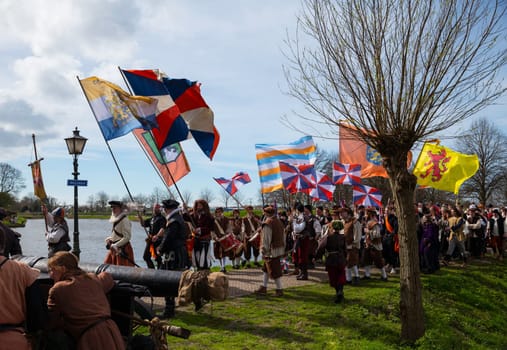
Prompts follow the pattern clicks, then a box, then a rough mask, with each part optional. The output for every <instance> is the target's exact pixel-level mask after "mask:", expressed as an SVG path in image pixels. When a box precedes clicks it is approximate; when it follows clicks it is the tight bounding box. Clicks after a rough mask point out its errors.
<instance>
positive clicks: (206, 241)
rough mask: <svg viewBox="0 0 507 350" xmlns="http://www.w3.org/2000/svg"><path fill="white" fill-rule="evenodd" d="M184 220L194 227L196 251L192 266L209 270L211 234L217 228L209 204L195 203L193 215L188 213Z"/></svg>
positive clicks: (201, 201) (200, 201)
mask: <svg viewBox="0 0 507 350" xmlns="http://www.w3.org/2000/svg"><path fill="white" fill-rule="evenodd" d="M184 219H185V220H187V221H189V222H190V223H191V224H192V227H193V235H194V250H193V252H192V265H193V266H195V267H196V268H197V269H199V270H209V269H210V267H211V254H210V243H211V232H212V231H213V229H214V228H215V221H214V219H213V215H211V212H210V209H209V205H208V202H206V201H205V200H204V199H198V200H196V201H195V202H194V207H193V210H192V213H190V214H189V213H186V214H185V215H184Z"/></svg>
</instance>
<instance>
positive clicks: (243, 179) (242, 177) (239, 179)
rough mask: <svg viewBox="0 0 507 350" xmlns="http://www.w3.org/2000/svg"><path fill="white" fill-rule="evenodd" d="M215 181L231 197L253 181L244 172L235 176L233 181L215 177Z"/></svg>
mask: <svg viewBox="0 0 507 350" xmlns="http://www.w3.org/2000/svg"><path fill="white" fill-rule="evenodd" d="M213 179H214V180H215V181H216V182H217V183H218V184H219V185H220V186H222V187H223V188H224V189H225V190H226V191H227V193H229V194H230V195H231V196H232V195H234V194H235V193H236V192H238V188H239V187H241V186H243V185H245V184H247V183H249V182H250V181H252V180H251V179H250V176H249V175H248V174H247V173H244V172H239V173H236V174H234V176H233V177H232V178H231V179H226V178H225V177H214V178H213Z"/></svg>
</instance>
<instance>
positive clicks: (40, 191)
mask: <svg viewBox="0 0 507 350" xmlns="http://www.w3.org/2000/svg"><path fill="white" fill-rule="evenodd" d="M30 167H31V168H32V178H33V194H34V195H35V196H37V197H39V199H40V200H41V201H44V200H45V199H47V197H48V196H47V195H46V190H45V189H44V183H43V182H42V172H41V169H40V159H39V160H36V161H34V162H33V163H31V164H30Z"/></svg>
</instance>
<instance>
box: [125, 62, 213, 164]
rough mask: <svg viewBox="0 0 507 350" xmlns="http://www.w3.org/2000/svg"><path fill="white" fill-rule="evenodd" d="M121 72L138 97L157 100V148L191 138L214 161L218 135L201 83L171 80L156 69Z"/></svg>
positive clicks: (154, 134)
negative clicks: (148, 97)
mask: <svg viewBox="0 0 507 350" xmlns="http://www.w3.org/2000/svg"><path fill="white" fill-rule="evenodd" d="M122 72H123V74H124V76H125V78H126V79H127V81H128V83H129V85H130V86H131V88H132V90H133V91H134V92H135V93H136V94H137V95H142V96H150V97H152V98H156V99H158V100H159V102H158V114H157V122H158V124H159V128H158V129H153V130H152V132H153V136H154V138H155V141H156V142H157V147H158V148H159V149H162V148H164V147H166V146H168V145H170V144H173V143H176V142H179V141H183V140H186V139H187V138H191V137H193V138H194V139H195V141H196V142H197V144H198V146H199V147H200V148H201V150H202V151H203V152H204V153H205V154H206V156H208V157H209V158H210V159H213V156H214V154H215V152H216V149H217V147H218V143H219V141H220V135H219V134H218V131H217V129H216V128H215V125H214V115H213V111H212V110H211V109H210V108H209V106H208V105H207V104H206V102H205V101H204V99H203V98H202V96H201V89H200V84H198V83H197V82H195V81H190V80H187V79H171V78H169V77H167V75H165V74H164V73H163V72H162V71H160V70H158V69H146V70H123V71H122Z"/></svg>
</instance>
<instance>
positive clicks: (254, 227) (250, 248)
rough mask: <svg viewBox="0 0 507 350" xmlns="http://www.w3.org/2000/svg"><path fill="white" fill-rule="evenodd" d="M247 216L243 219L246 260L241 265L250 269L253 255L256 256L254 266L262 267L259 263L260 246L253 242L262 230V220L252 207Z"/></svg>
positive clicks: (247, 210) (249, 208)
mask: <svg viewBox="0 0 507 350" xmlns="http://www.w3.org/2000/svg"><path fill="white" fill-rule="evenodd" d="M245 209H246V216H245V217H244V218H243V228H244V231H243V235H244V237H243V247H244V249H245V251H244V254H245V260H243V262H242V263H241V265H243V266H245V265H246V267H250V258H251V257H252V253H253V256H254V265H255V266H258V267H260V266H261V264H259V262H258V261H257V260H258V259H259V245H258V244H257V245H256V242H255V241H251V239H252V238H253V237H254V235H255V234H256V233H257V231H258V230H260V227H261V218H260V217H259V216H258V215H255V214H254V210H253V207H252V206H251V205H249V206H247V207H246V208H245Z"/></svg>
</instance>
